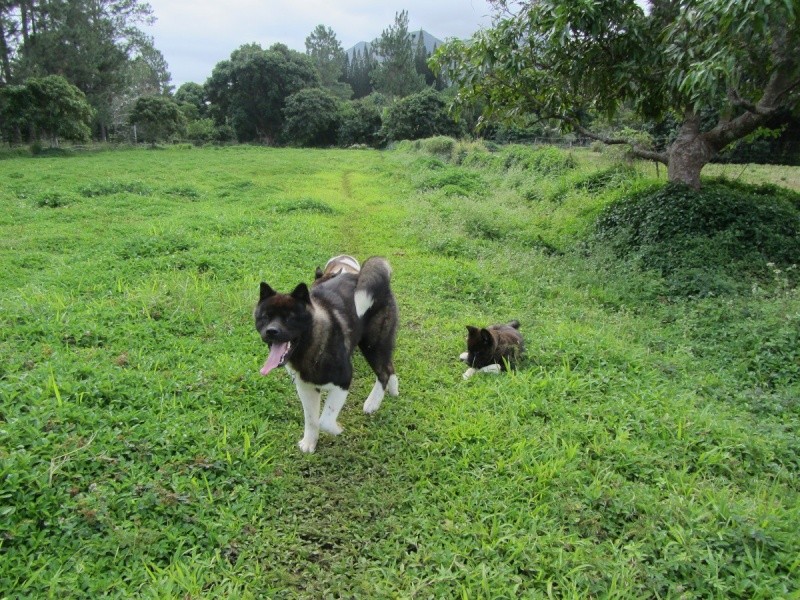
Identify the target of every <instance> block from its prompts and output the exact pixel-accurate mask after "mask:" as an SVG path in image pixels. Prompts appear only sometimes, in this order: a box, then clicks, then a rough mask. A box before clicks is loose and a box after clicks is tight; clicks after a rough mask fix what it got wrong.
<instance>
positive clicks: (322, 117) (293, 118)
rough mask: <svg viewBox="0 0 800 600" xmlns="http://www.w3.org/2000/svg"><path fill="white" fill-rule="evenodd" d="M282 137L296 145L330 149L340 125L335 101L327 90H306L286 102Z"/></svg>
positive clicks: (339, 116) (339, 111) (338, 109)
mask: <svg viewBox="0 0 800 600" xmlns="http://www.w3.org/2000/svg"><path fill="white" fill-rule="evenodd" d="M283 117H284V124H283V136H284V138H285V139H286V140H287V141H288V142H289V143H290V144H296V145H298V146H332V145H334V144H335V143H336V134H337V132H338V130H339V125H340V123H341V110H340V108H339V100H338V99H337V98H336V97H335V96H333V94H331V93H330V92H328V91H327V90H323V89H320V88H307V89H303V90H300V91H299V92H297V93H296V94H292V95H291V96H289V97H288V98H287V99H286V107H285V108H284V109H283Z"/></svg>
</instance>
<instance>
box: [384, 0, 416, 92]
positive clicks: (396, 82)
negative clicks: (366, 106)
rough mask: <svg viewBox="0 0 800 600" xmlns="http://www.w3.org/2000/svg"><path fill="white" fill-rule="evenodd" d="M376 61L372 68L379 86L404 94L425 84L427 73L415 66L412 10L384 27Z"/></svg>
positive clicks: (401, 13)
mask: <svg viewBox="0 0 800 600" xmlns="http://www.w3.org/2000/svg"><path fill="white" fill-rule="evenodd" d="M375 55H376V59H377V61H376V63H375V66H374V68H373V70H372V83H373V85H374V87H375V90H376V91H378V92H381V93H383V94H386V95H388V96H392V97H397V98H403V97H405V96H408V95H409V94H413V93H414V92H418V91H420V90H421V89H422V88H423V87H425V78H424V76H422V75H420V74H419V73H417V70H416V68H415V66H414V47H413V45H412V42H411V35H409V33H408V12H406V11H401V12H399V13H396V14H395V18H394V25H392V26H390V27H388V28H387V29H384V30H383V33H382V34H381V37H380V38H379V39H378V40H377V41H376V42H375Z"/></svg>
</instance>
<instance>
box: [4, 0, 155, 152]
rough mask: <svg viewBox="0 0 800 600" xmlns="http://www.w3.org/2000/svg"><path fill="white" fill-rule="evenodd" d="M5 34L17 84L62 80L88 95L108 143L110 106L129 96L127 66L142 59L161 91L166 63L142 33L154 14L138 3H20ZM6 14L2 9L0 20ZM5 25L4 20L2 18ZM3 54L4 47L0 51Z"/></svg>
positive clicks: (135, 0)
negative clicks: (46, 78) (43, 78)
mask: <svg viewBox="0 0 800 600" xmlns="http://www.w3.org/2000/svg"><path fill="white" fill-rule="evenodd" d="M11 4H12V5H14V6H13V7H12V10H11V11H9V12H8V13H7V19H8V18H9V16H10V18H11V22H10V23H9V25H10V26H11V27H9V28H4V33H5V34H6V37H5V38H4V40H5V44H6V46H7V47H9V49H10V51H11V55H12V57H13V58H14V60H12V61H11V66H12V70H13V72H12V73H11V79H12V80H13V81H24V80H25V79H27V78H28V77H38V76H41V75H49V74H53V75H61V76H63V77H65V78H66V79H67V80H68V81H69V82H70V83H72V84H73V85H75V86H77V87H78V88H79V89H80V90H81V91H83V92H84V94H86V98H87V99H88V101H89V103H90V104H91V105H92V107H93V108H94V109H95V110H94V114H95V118H96V123H95V129H96V131H97V133H98V135H99V136H100V137H101V138H105V136H106V131H107V129H108V128H109V127H110V126H111V125H112V122H113V120H114V112H115V111H114V109H113V107H112V105H113V104H114V102H115V101H117V100H118V96H120V95H124V94H126V85H127V83H128V77H127V76H128V72H127V68H126V65H127V63H128V62H129V61H132V60H134V59H135V58H137V57H139V58H140V59H141V60H142V61H143V62H145V63H146V64H148V66H149V67H150V69H151V71H152V72H153V73H154V74H155V75H154V77H155V79H158V80H159V81H160V85H161V86H162V87H163V86H164V85H166V83H167V82H168V81H169V73H168V72H167V70H166V62H165V61H164V59H163V56H161V54H160V53H159V52H158V51H157V50H155V49H154V48H153V44H152V39H151V38H149V37H148V36H147V35H146V34H145V33H144V32H143V31H142V29H140V26H141V25H147V24H150V23H152V8H151V7H150V5H149V4H147V3H145V2H140V1H139V0H47V1H44V0H42V1H36V2H34V1H33V0H17V1H16V2H11ZM1 13H2V9H0V14H1ZM0 20H1V17H0ZM0 50H2V47H0Z"/></svg>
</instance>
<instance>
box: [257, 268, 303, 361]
mask: <svg viewBox="0 0 800 600" xmlns="http://www.w3.org/2000/svg"><path fill="white" fill-rule="evenodd" d="M310 304H311V298H310V296H309V292H308V287H307V286H306V284H304V283H301V284H300V285H298V286H297V287H296V288H295V289H294V291H293V292H292V293H291V294H279V293H277V292H276V291H275V290H273V289H272V288H271V287H270V286H269V285H267V284H266V283H263V282H262V283H261V289H260V296H259V300H258V304H257V305H256V308H255V311H254V313H253V314H254V316H255V321H256V330H257V331H258V333H259V335H260V336H261V339H262V340H264V342H265V343H266V344H268V345H269V347H270V352H269V358H267V362H266V363H264V367H263V368H262V369H261V374H262V375H266V374H267V373H269V372H270V371H271V370H272V369H274V368H275V367H282V366H283V365H285V364H286V363H287V361H288V360H289V359H290V358H291V356H292V354H293V353H294V351H295V350H296V348H297V343H296V342H297V341H298V340H299V339H300V338H301V337H302V336H303V335H305V334H306V333H307V332H308V331H309V330H310V329H311V312H310V310H309V307H310Z"/></svg>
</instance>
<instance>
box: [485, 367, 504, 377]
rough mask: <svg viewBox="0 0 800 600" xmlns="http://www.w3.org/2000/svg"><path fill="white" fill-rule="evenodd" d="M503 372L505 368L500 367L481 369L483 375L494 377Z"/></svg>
mask: <svg viewBox="0 0 800 600" xmlns="http://www.w3.org/2000/svg"><path fill="white" fill-rule="evenodd" d="M502 372H503V367H501V366H500V365H487V366H485V367H483V368H482V369H481V373H492V374H493V375H497V374H498V373H502Z"/></svg>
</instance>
